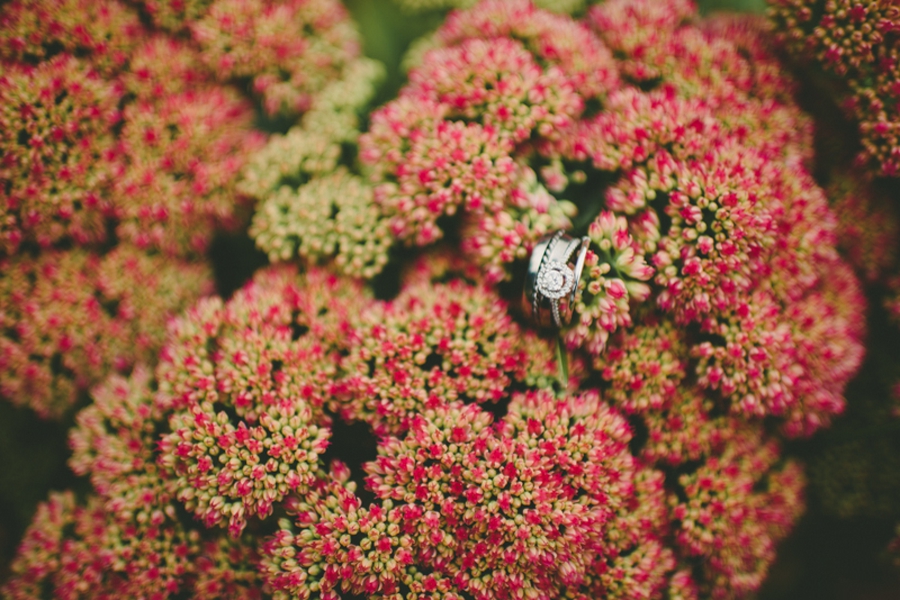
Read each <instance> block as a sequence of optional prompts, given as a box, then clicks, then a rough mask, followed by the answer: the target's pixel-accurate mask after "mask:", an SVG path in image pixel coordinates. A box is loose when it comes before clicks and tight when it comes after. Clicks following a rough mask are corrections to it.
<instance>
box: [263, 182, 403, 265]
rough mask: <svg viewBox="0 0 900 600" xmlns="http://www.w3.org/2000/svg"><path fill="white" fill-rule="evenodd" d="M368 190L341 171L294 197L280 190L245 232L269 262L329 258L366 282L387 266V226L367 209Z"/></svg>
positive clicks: (369, 206)
mask: <svg viewBox="0 0 900 600" xmlns="http://www.w3.org/2000/svg"><path fill="white" fill-rule="evenodd" d="M372 195H373V194H372V188H371V187H370V186H369V185H368V184H367V183H366V182H365V181H363V180H362V179H360V178H359V177H356V176H354V175H351V174H350V173H348V172H347V171H345V170H343V169H339V170H337V171H335V172H334V173H333V174H331V175H327V176H324V177H320V178H316V179H313V180H312V181H310V182H309V183H307V184H306V185H303V186H300V188H298V189H297V190H296V191H294V190H292V189H291V188H289V187H287V186H284V187H282V188H281V189H279V190H278V191H277V192H276V193H275V194H272V195H271V196H269V197H268V199H267V200H266V202H265V203H263V204H262V205H261V206H260V207H258V208H257V211H256V215H255V216H254V218H253V224H252V225H251V228H250V235H251V236H253V237H254V238H255V239H256V245H257V247H259V248H260V249H261V250H263V251H264V252H266V253H267V254H268V255H269V258H270V260H271V261H272V262H276V261H278V260H289V259H291V258H293V256H294V255H295V254H296V255H299V256H302V257H304V258H307V259H308V260H310V261H312V262H318V261H321V260H322V259H325V258H330V257H334V259H335V266H336V267H337V268H338V269H340V270H341V271H343V272H344V273H346V274H348V275H355V276H358V277H364V278H367V279H369V278H371V277H373V276H374V275H376V274H377V273H378V272H380V271H381V270H382V269H383V268H384V265H385V264H387V261H388V256H387V253H388V250H389V249H390V246H391V236H390V229H389V227H388V223H387V222H386V221H384V220H383V219H381V215H380V214H379V212H378V209H377V208H376V207H375V206H374V205H373V203H372Z"/></svg>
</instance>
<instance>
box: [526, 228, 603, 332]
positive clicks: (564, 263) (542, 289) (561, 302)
mask: <svg viewBox="0 0 900 600" xmlns="http://www.w3.org/2000/svg"><path fill="white" fill-rule="evenodd" d="M589 244H590V240H589V238H587V237H583V238H580V239H579V238H573V237H571V236H569V235H566V234H565V233H564V232H562V231H557V232H556V233H554V234H551V235H547V236H544V237H542V238H541V239H540V240H538V243H537V244H535V246H534V250H532V253H531V259H530V260H529V262H528V273H527V275H526V277H525V302H524V305H525V310H526V312H528V313H530V316H531V318H532V320H533V321H534V322H535V324H537V325H538V326H539V327H556V328H557V329H559V328H561V327H564V326H565V325H568V324H569V322H570V321H571V320H572V309H573V307H574V304H575V296H576V294H577V293H578V281H579V279H580V278H581V272H582V270H583V269H584V260H585V257H586V255H587V250H588V246H589ZM576 252H577V256H576ZM573 256H575V260H574V264H573V263H572V257H573Z"/></svg>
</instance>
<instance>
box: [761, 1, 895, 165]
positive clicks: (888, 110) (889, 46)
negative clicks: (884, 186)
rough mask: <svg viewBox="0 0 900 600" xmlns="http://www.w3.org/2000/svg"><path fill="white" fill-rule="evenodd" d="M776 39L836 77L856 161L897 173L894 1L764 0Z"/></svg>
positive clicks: (795, 54)
mask: <svg viewBox="0 0 900 600" xmlns="http://www.w3.org/2000/svg"><path fill="white" fill-rule="evenodd" d="M769 16H770V19H771V20H772V22H773V23H774V25H775V29H776V31H777V37H778V40H779V41H780V42H781V43H782V44H783V45H784V46H785V47H786V48H787V50H788V51H789V52H790V53H791V54H792V55H794V56H795V57H797V58H799V59H801V60H804V61H811V62H814V63H815V64H817V65H818V66H819V67H820V68H822V69H824V70H825V71H826V72H828V73H830V74H831V75H832V76H833V77H834V79H835V80H836V81H837V84H838V86H839V87H840V93H841V95H842V104H843V108H844V109H845V111H846V113H847V114H848V115H849V116H850V117H851V118H852V119H853V120H854V121H856V122H857V123H858V127H859V134H860V137H861V141H862V146H863V149H862V152H861V154H860V157H859V159H860V161H859V162H860V163H862V164H863V165H865V166H866V167H868V168H869V169H870V170H871V172H872V173H874V174H876V175H884V176H887V177H897V176H898V175H900V137H898V132H900V109H898V101H900V86H898V84H897V81H898V80H900V55H898V52H900V6H897V4H896V3H895V2H893V1H891V0H878V1H876V2H857V1H855V0H831V1H829V2H821V1H818V0H816V1H812V0H770V8H769Z"/></svg>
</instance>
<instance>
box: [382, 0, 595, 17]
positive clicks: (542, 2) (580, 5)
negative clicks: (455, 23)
mask: <svg viewBox="0 0 900 600" xmlns="http://www.w3.org/2000/svg"><path fill="white" fill-rule="evenodd" d="M395 1H396V2H397V4H399V5H400V7H401V8H402V9H403V10H405V11H409V12H423V11H428V10H440V9H447V8H470V7H472V6H475V5H476V4H477V3H478V0H395ZM534 4H535V6H537V7H539V8H542V9H545V10H549V11H553V12H558V13H570V14H571V13H576V12H579V11H581V10H583V9H584V6H585V4H589V1H587V0H534Z"/></svg>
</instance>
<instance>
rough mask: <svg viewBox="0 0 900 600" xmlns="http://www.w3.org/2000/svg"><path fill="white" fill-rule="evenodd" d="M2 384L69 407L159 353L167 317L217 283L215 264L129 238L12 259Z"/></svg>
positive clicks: (29, 399)
mask: <svg viewBox="0 0 900 600" xmlns="http://www.w3.org/2000/svg"><path fill="white" fill-rule="evenodd" d="M2 273H3V275H2V277H0V290H2V292H0V306H2V311H0V312H2V315H3V317H2V321H3V327H4V331H6V332H7V333H6V334H5V335H4V336H3V337H2V338H0V373H2V375H0V391H2V395H3V396H4V397H5V398H8V399H10V400H12V401H13V402H17V403H23V404H27V405H28V406H30V407H32V408H33V409H34V410H35V411H37V412H38V414H40V415H42V416H45V417H46V416H57V417H58V416H61V415H62V414H64V413H65V412H66V411H67V410H68V409H69V408H71V406H72V405H73V404H75V402H76V401H77V399H78V397H79V394H81V393H83V392H84V391H85V390H87V388H88V387H90V386H92V385H94V384H96V383H98V382H99V381H100V380H101V379H103V378H104V377H105V376H106V375H107V374H108V373H110V372H112V371H115V370H127V369H129V368H130V367H131V366H132V365H134V364H135V363H136V362H141V361H144V362H148V363H152V362H155V360H156V357H157V354H158V352H159V348H160V347H161V345H162V343H163V339H164V337H165V330H166V323H167V321H168V320H169V319H170V318H171V317H173V316H174V315H176V314H178V312H180V311H181V310H182V309H183V308H184V307H186V306H188V305H189V304H190V303H192V302H194V301H195V300H196V299H197V298H198V297H200V296H201V295H203V294H206V293H209V292H210V291H211V280H210V274H209V272H208V271H207V269H206V268H204V267H201V266H199V265H195V264H189V263H184V262H181V261H176V260H164V259H162V258H161V257H159V256H147V255H144V254H142V253H141V252H140V251H138V250H136V249H134V248H131V247H128V246H126V245H121V246H119V247H118V248H116V249H115V250H114V251H113V252H111V253H110V254H107V255H104V256H100V255H97V254H92V253H89V252H85V251H83V250H71V251H58V252H50V253H45V254H42V255H41V256H40V257H38V258H37V259H34V258H31V257H30V256H27V255H25V256H16V257H14V258H9V259H6V260H5V261H4V263H3V267H2Z"/></svg>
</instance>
